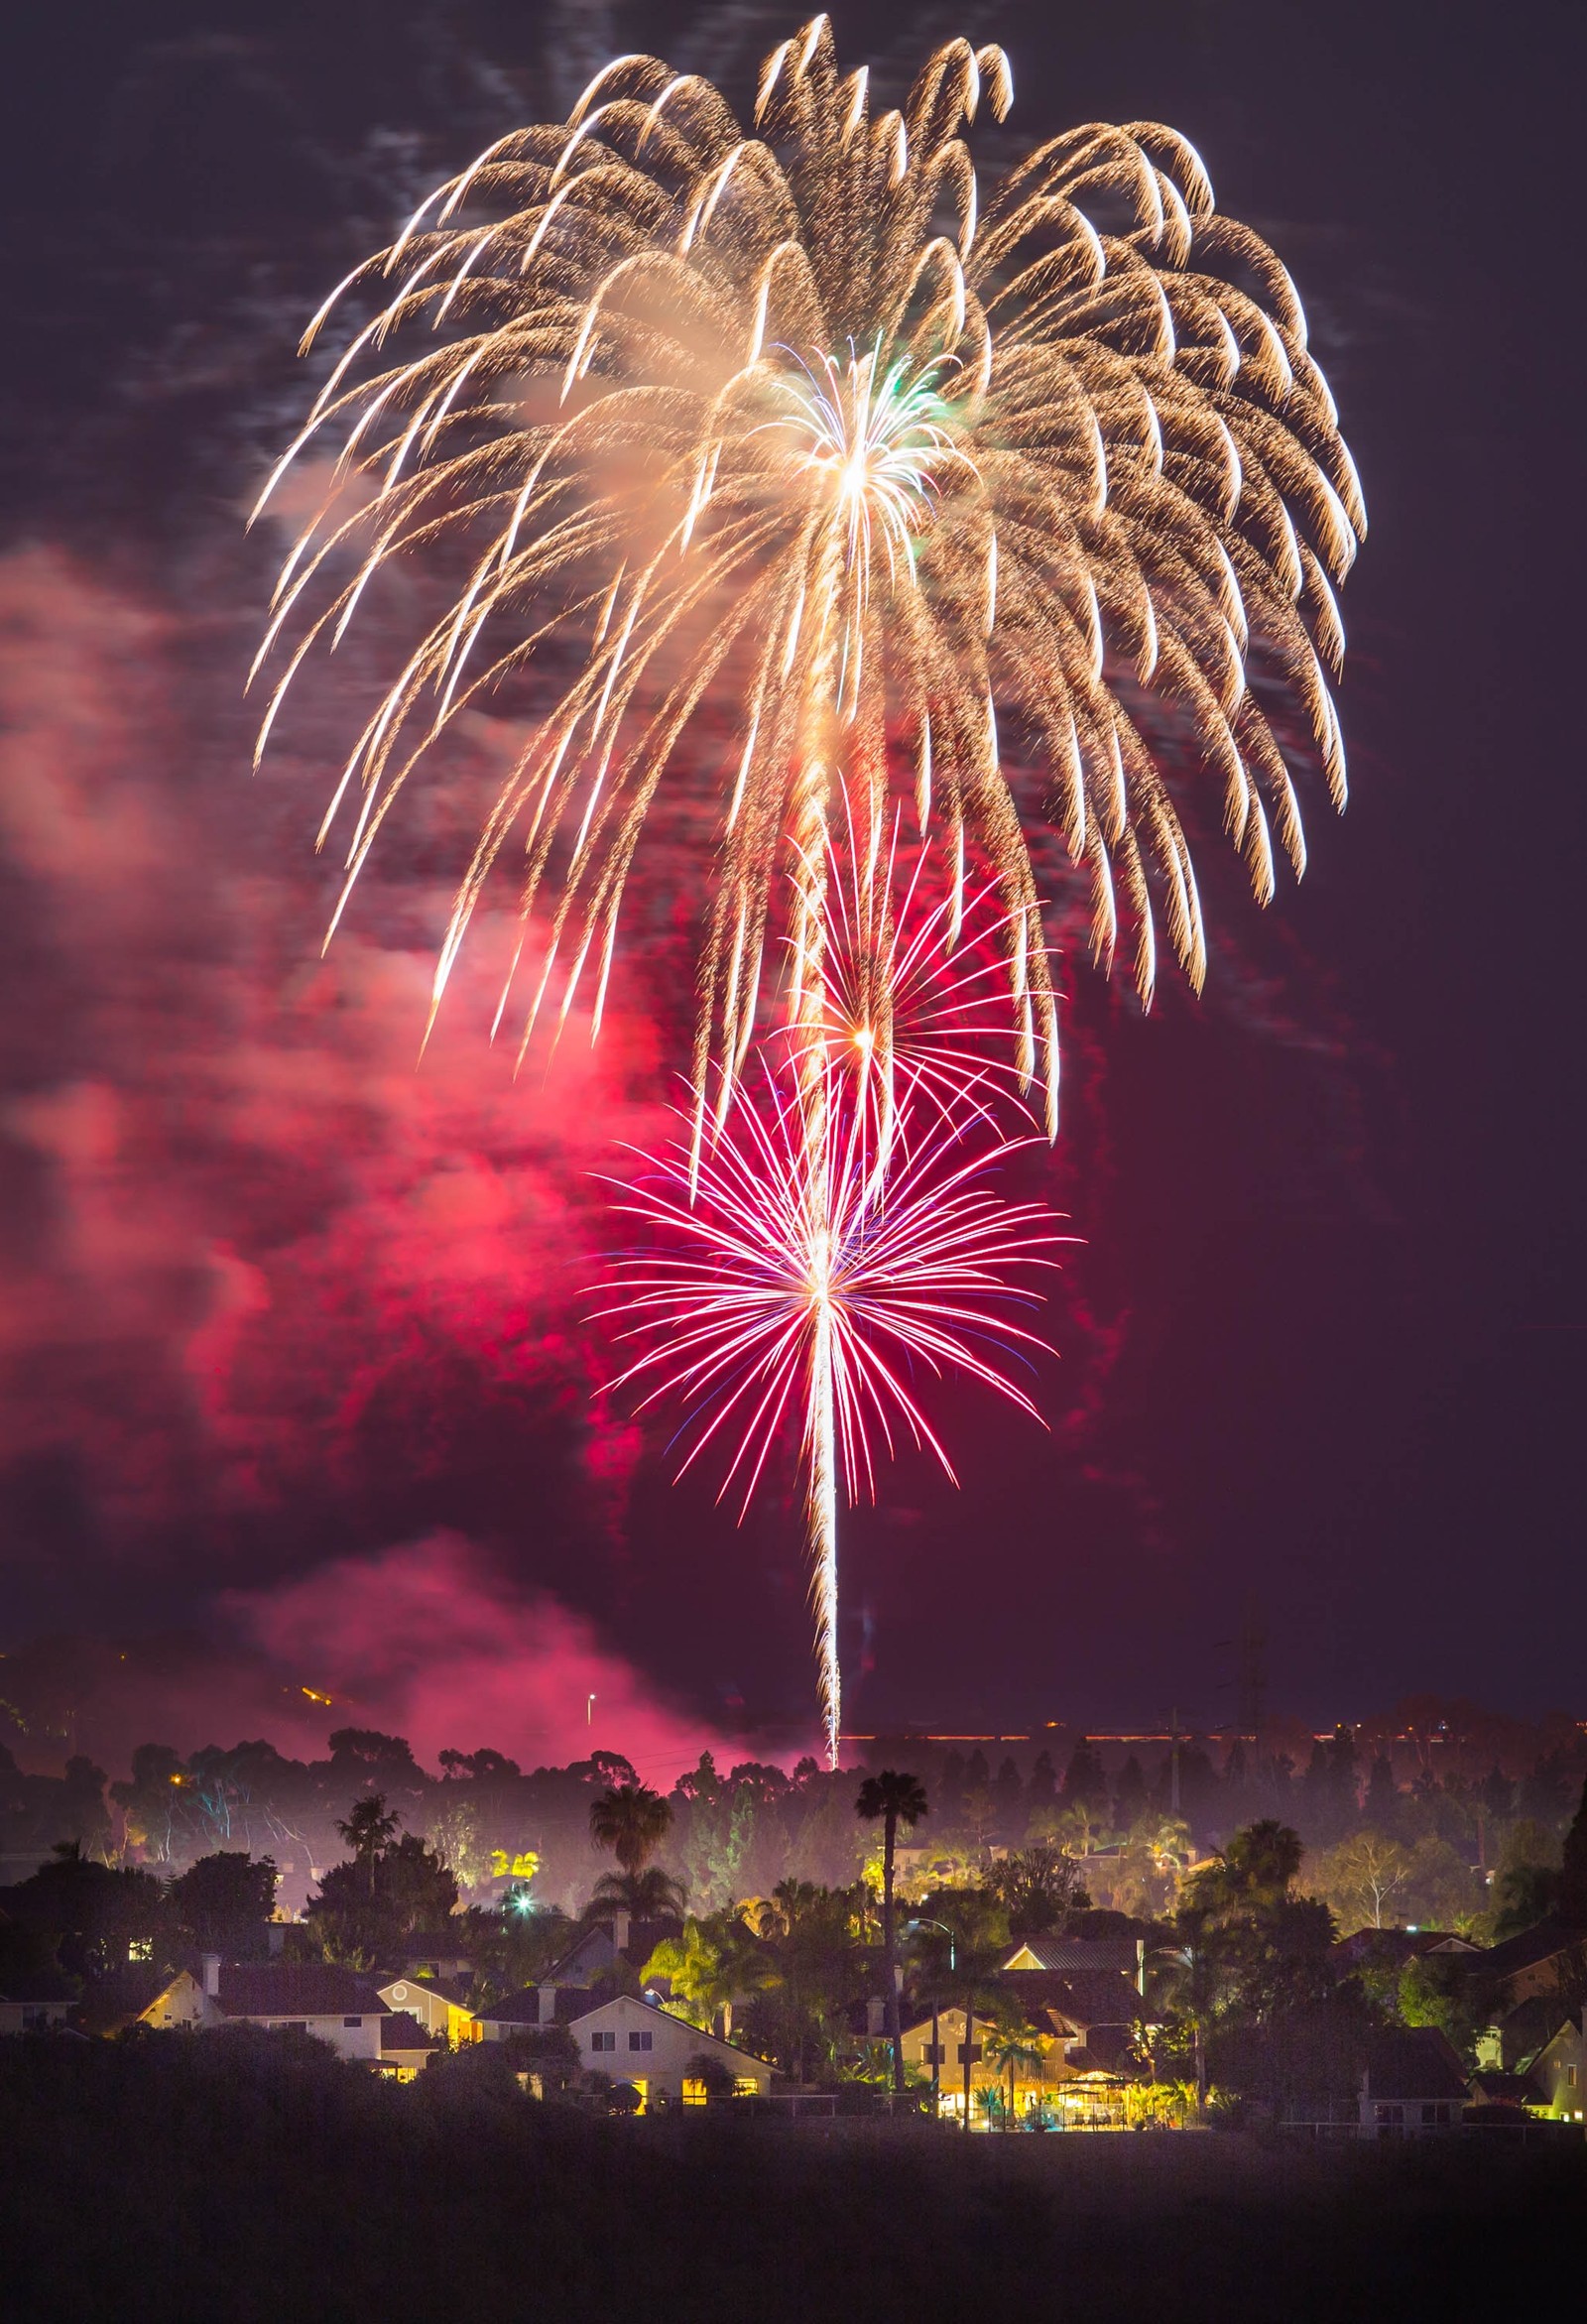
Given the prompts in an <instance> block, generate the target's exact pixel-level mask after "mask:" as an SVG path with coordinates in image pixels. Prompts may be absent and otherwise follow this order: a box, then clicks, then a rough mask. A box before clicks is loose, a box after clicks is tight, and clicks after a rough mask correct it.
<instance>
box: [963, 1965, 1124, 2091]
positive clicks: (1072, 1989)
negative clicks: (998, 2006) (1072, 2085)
mask: <svg viewBox="0 0 1587 2324" xmlns="http://www.w3.org/2000/svg"><path fill="white" fill-rule="evenodd" d="M998 1982H999V1984H1000V1985H1001V1986H1002V1988H1003V1990H1004V1991H1005V1992H1006V1993H1007V1994H1008V1995H1009V1997H1010V1999H1011V2000H1013V2001H1017V2002H1018V2003H1019V2005H1020V2008H1021V2009H1022V2011H1023V2012H1024V2014H1025V2017H1026V2018H1027V2020H1028V2021H1029V2023H1031V2024H1032V2025H1034V2026H1036V2027H1038V2029H1039V2031H1040V2033H1041V2035H1042V2036H1043V2037H1045V2036H1046V2035H1048V2034H1050V2035H1051V2036H1052V2040H1053V2049H1052V2053H1051V2063H1050V2065H1049V2068H1048V2071H1049V2073H1051V2074H1052V2075H1053V2076H1054V2077H1055V2078H1057V2079H1062V2078H1064V2077H1065V2076H1073V2075H1075V2074H1115V2075H1118V2074H1124V2075H1131V2074H1134V2073H1135V2072H1136V2071H1137V2063H1136V2061H1137V2057H1138V2051H1137V2046H1136V2044H1137V2037H1138V2035H1139V2033H1140V2030H1141V2025H1142V2007H1141V1997H1140V1995H1139V1994H1138V1993H1137V1992H1136V1990H1135V1987H1134V1985H1133V1984H1132V1983H1131V1981H1130V1980H1129V1978H1128V1977H1126V1976H1124V1975H1123V1974H1122V1972H1120V1971H1119V1970H1117V1969H1100V1970H1092V1971H1090V1972H1089V1973H1087V1972H1085V1971H1078V1972H1076V1973H1074V1974H1073V1975H1071V1976H1067V1977H1065V1976H1062V1975H1060V1974H1059V1973H1058V1972H1057V1971H1056V1970H1050V1969H1013V1970H1007V1971H1005V1973H1004V1975H1003V1976H1002V1977H1001V1978H1000V1979H999V1980H998Z"/></svg>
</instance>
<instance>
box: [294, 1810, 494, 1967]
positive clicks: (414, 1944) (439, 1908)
mask: <svg viewBox="0 0 1587 2324" xmlns="http://www.w3.org/2000/svg"><path fill="white" fill-rule="evenodd" d="M384 1805H385V1803H384V1801H383V1800H382V1799H380V1797H379V1796H378V1795H377V1796H376V1797H375V1798H373V1799H369V1800H363V1801H360V1803H359V1807H355V1808H354V1809H353V1812H352V1815H351V1816H350V1817H349V1819H348V1821H347V1824H346V1825H345V1826H344V1827H341V1828H342V1830H343V1836H344V1837H345V1838H346V1839H347V1841H348V1843H349V1845H350V1846H352V1847H353V1848H354V1849H355V1850H357V1851H358V1853H357V1855H356V1856H355V1859H354V1861H353V1862H352V1863H350V1864H335V1865H332V1866H331V1867H330V1869H329V1871H328V1872H327V1873H326V1874H325V1875H324V1878H323V1879H322V1880H321V1882H320V1884H319V1893H318V1895H317V1896H310V1897H309V1899H308V1905H307V1911H306V1915H305V1917H306V1919H307V1921H308V1925H309V1928H310V1930H311V1931H312V1934H313V1939H314V1941H315V1942H316V1943H317V1945H318V1947H319V1949H320V1951H321V1953H322V1955H323V1957H324V1958H325V1959H326V1960H327V1961H334V1962H339V1963H340V1964H341V1965H342V1966H344V1967H346V1968H349V1969H368V1968H373V1967H377V1966H384V1965H385V1964H387V1963H389V1962H395V1961H401V1960H402V1959H404V1958H405V1957H407V1956H408V1955H411V1954H413V1953H415V1952H418V1951H421V1950H423V1949H424V1947H425V1946H426V1945H427V1944H433V1943H434V1942H435V1941H436V1940H437V1939H439V1938H441V1937H444V1936H446V1935H447V1934H448V1932H449V1930H450V1926H451V1916H452V1908H453V1906H454V1905H455V1904H456V1902H457V1883H456V1881H455V1880H454V1878H453V1877H452V1875H451V1873H450V1872H448V1871H447V1869H446V1867H445V1865H444V1864H442V1863H441V1861H440V1859H439V1857H438V1856H435V1855H434V1854H432V1853H431V1851H430V1850H429V1849H428V1848H427V1847H426V1845H425V1843H424V1841H423V1840H422V1839H420V1837H419V1835H418V1833H417V1832H405V1833H404V1834H403V1835H402V1838H401V1839H395V1838H393V1837H392V1834H393V1833H394V1831H395V1828H396V1818H395V1817H394V1816H388V1815H386V1814H385V1813H384V1812H383V1811H384ZM360 1808H362V1809H367V1810H368V1811H370V1812H369V1813H367V1814H365V1815H362V1816H361V1815H360ZM383 1834H384V1838H383V1837H382V1835H383Z"/></svg>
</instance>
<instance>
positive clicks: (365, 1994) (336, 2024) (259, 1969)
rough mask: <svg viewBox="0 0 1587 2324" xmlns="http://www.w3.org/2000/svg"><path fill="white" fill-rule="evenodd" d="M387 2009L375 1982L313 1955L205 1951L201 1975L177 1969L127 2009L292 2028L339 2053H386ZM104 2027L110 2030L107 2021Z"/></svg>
mask: <svg viewBox="0 0 1587 2324" xmlns="http://www.w3.org/2000/svg"><path fill="white" fill-rule="evenodd" d="M388 2015H391V2013H388V2008H386V2004H384V2001H381V1997H379V1994H377V1992H374V1987H372V1985H369V1983H367V1980H365V1978H360V1976H355V1973H353V1971H351V1969H325V1966H318V1964H309V1961H303V1964H300V1961H221V1954H218V1952H206V1954H204V1959H202V1966H199V1973H197V1976H192V1971H190V1969H179V1971H177V1976H175V1978H165V1980H158V1990H156V1992H154V1997H151V1999H149V2001H147V2004H144V2006H142V2008H137V2011H133V2013H128V2015H126V2019H123V2021H126V2024H130V2021H140V2024H147V2026H158V2028H163V2031H165V2028H183V2026H185V2028H202V2031H214V2026H223V2024H251V2026H288V2028H293V2031H298V2033H313V2035H316V2040H323V2042H330V2047H332V2050H334V2052H337V2057H355V2059H365V2061H367V2064H372V2066H377V2064H379V2059H381V2019H384V2018H388ZM104 2031H111V2028H109V2026H107V2028H104Z"/></svg>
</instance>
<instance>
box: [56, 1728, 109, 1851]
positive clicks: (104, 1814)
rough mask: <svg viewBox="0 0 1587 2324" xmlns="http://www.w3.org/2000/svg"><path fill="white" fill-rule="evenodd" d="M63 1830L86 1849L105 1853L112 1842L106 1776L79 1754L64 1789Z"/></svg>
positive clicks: (69, 1767) (71, 1763)
mask: <svg viewBox="0 0 1587 2324" xmlns="http://www.w3.org/2000/svg"><path fill="white" fill-rule="evenodd" d="M59 1814H60V1828H61V1831H62V1832H63V1833H64V1835H65V1837H66V1838H67V1839H68V1840H76V1841H77V1842H79V1843H80V1845H81V1846H82V1848H83V1849H84V1850H85V1851H86V1850H90V1849H103V1848H104V1847H105V1845H106V1843H107V1841H108V1840H109V1838H110V1815H109V1811H108V1809H107V1808H106V1806H105V1772H104V1769H103V1768H96V1767H95V1766H94V1764H93V1761H92V1760H91V1759H86V1758H84V1756H83V1755H82V1753H80V1752H78V1753H77V1754H75V1755H74V1756H73V1757H72V1758H71V1759H68V1760H67V1762H66V1773H65V1779H64V1781H63V1783H62V1785H61V1806H60V1810H59Z"/></svg>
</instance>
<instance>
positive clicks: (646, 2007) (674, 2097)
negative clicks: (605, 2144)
mask: <svg viewBox="0 0 1587 2324" xmlns="http://www.w3.org/2000/svg"><path fill="white" fill-rule="evenodd" d="M568 2031H569V2032H570V2033H571V2034H572V2036H573V2039H574V2041H575V2042H576V2043H577V2044H578V2058H579V2064H580V2066H581V2067H582V2068H583V2070H584V2071H585V2073H587V2074H588V2073H595V2074H609V2075H610V2076H611V2078H612V2080H613V2082H614V2083H624V2082H626V2083H629V2084H630V2085H631V2086H632V2087H633V2088H634V2089H635V2090H636V2091H637V2092H638V2094H639V2098H640V2103H641V2106H642V2108H644V2109H646V2110H657V2109H660V2108H665V2107H672V2106H692V2105H696V2104H700V2103H703V2101H704V2099H705V2096H706V2091H705V2086H704V2082H703V2080H702V2079H701V2078H700V2077H698V2076H697V2075H695V2074H694V2073H692V2072H691V2070H690V2069H691V2068H692V2067H693V2066H694V2064H695V2062H696V2061H697V2060H699V2059H709V2060H710V2061H711V2062H712V2063H713V2064H714V2065H716V2066H718V2067H720V2068H721V2070H722V2071H723V2072H724V2073H726V2074H730V2075H731V2076H732V2078H733V2086H734V2089H735V2091H736V2093H737V2094H738V2095H739V2096H740V2097H746V2098H747V2097H752V2096H764V2095H765V2093H766V2092H767V2091H768V2090H769V2089H770V2088H771V2083H772V2069H771V2067H770V2066H769V2065H768V2064H767V2062H766V2060H765V2059H764V2058H758V2057H755V2056H753V2055H752V2054H751V2052H750V2051H749V2050H747V2049H740V2048H739V2046H738V2044H737V2043H736V2042H733V2041H724V2040H723V2039H722V2037H721V2035H720V2034H719V2033H705V2032H702V2031H701V2029H700V2027H699V2026H698V2025H691V2024H689V2022H688V2020H687V2019H686V2018H675V2017H673V2015H672V2013H671V2010H659V2009H657V2008H656V2006H655V2004H654V2003H652V2002H642V2001H641V2000H640V1999H639V1998H638V1996H637V1995H634V1994H614V1995H613V1997H612V1999H611V2000H610V2001H607V2002H602V2003H600V2004H599V2006H598V2007H597V2008H595V2009H593V2010H586V2011H585V2013H584V2014H583V2016H582V2017H577V2018H572V2019H571V2020H570V2021H569V2023H568Z"/></svg>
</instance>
